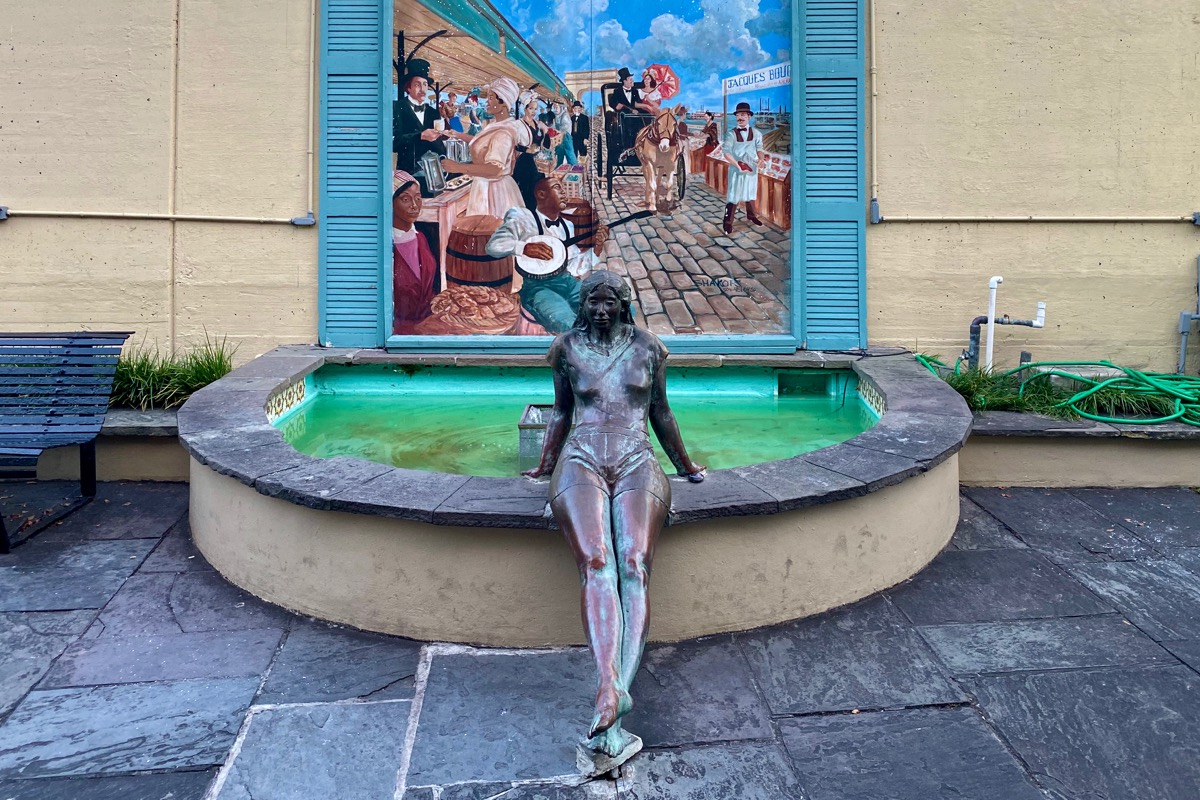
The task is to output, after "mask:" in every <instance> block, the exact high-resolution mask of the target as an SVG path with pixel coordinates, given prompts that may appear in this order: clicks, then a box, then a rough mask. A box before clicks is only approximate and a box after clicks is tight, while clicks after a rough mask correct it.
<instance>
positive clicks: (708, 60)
mask: <svg viewBox="0 0 1200 800" xmlns="http://www.w3.org/2000/svg"><path fill="white" fill-rule="evenodd" d="M437 8H439V6H436V5H434V4H431V7H426V6H425V5H424V4H422V3H420V2H418V0H396V5H395V30H396V34H397V36H396V47H395V51H394V52H395V61H394V66H395V88H396V93H395V104H394V114H393V154H394V158H395V172H394V178H393V186H392V191H393V205H392V214H393V230H392V235H393V248H392V258H393V262H392V265H391V266H392V276H393V280H392V292H393V296H392V307H393V319H392V331H391V332H392V334H393V335H398V336H409V335H418V336H420V335H424V336H430V335H479V334H486V335H505V336H529V335H547V334H556V333H561V332H562V331H564V330H567V329H568V328H570V327H571V326H572V325H574V324H575V322H576V318H577V316H578V312H579V287H580V285H581V281H582V280H583V278H585V277H586V276H587V275H588V274H590V273H591V272H592V271H593V270H597V269H605V270H609V271H612V272H615V273H616V274H618V275H620V276H622V278H623V279H624V280H625V281H627V282H628V284H629V286H630V288H631V289H632V292H633V296H634V298H635V300H634V315H635V322H636V324H639V325H642V326H644V327H646V328H648V329H649V330H651V331H653V332H654V333H656V334H659V335H670V334H724V335H729V334H780V333H788V332H789V331H790V324H791V310H790V294H791V288H790V287H791V269H790V258H789V254H790V250H791V242H790V231H789V228H790V224H791V191H790V183H789V181H790V171H791V152H790V148H791V86H790V82H791V64H790V57H791V42H790V38H789V31H790V25H791V22H790V5H788V4H786V3H780V2H779V0H737V2H733V1H731V0H698V2H693V3H691V4H682V5H681V4H680V3H678V2H667V0H648V2H644V3H637V4H632V3H630V4H625V5H623V6H622V7H617V6H616V5H610V3H609V2H608V0H590V1H589V2H580V0H501V2H500V4H499V5H498V6H496V7H495V8H494V9H493V10H495V11H496V12H497V13H498V14H500V15H503V22H504V24H505V25H507V26H511V28H510V29H511V30H513V31H515V32H516V33H517V35H518V36H519V37H521V38H522V39H523V42H522V44H523V45H524V46H525V48H526V49H525V50H524V51H523V52H525V53H526V54H528V53H532V54H533V57H532V58H530V57H528V55H525V56H522V57H520V58H518V57H517V56H516V55H512V56H511V57H510V55H509V54H508V51H507V50H506V48H505V46H504V42H503V40H501V41H500V43H499V46H498V47H497V43H496V42H495V41H490V40H489V39H488V37H487V35H486V32H481V31H480V30H476V28H475V26H473V25H471V24H469V23H468V22H466V21H461V20H460V21H457V24H456V21H455V20H453V19H448V18H446V17H443V16H440V15H439V12H438V11H437V10H436V9H437ZM441 13H445V12H441Z"/></svg>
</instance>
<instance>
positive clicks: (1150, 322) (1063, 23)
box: [867, 0, 1200, 370]
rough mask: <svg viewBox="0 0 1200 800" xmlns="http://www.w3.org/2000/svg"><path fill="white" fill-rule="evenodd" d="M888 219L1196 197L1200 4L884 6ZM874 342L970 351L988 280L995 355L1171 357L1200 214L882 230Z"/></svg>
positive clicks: (1108, 207) (1153, 362)
mask: <svg viewBox="0 0 1200 800" xmlns="http://www.w3.org/2000/svg"><path fill="white" fill-rule="evenodd" d="M877 9H878V17H877V19H878V39H877V51H878V70H879V72H878V86H879V101H878V144H879V149H878V161H879V170H878V176H877V177H878V180H879V183H880V187H879V200H880V207H881V210H882V213H883V215H884V217H885V218H886V217H888V216H892V217H900V216H904V215H914V216H942V215H951V216H996V215H999V216H1012V215H1051V216H1076V215H1088V216H1125V215H1130V216H1160V215H1162V216H1183V215H1190V214H1191V213H1192V212H1193V211H1196V210H1200V158H1198V157H1197V156H1198V155H1200V113H1197V109H1200V59H1198V57H1197V49H1196V42H1197V39H1198V37H1200V7H1198V6H1197V5H1196V4H1195V3H1194V2H1192V1H1191V0H1129V2H1121V3H1116V2H1093V1H1092V0H1056V1H1055V2H1038V3H1028V2H1017V0H1005V2H999V1H998V0H989V1H988V2H975V3H948V2H942V0H929V1H928V2H913V0H904V2H899V1H898V0H877ZM867 243H868V270H867V278H868V305H869V317H868V329H869V331H870V337H871V340H872V341H873V342H878V343H888V344H899V345H904V346H906V347H911V348H914V349H919V350H924V351H926V352H937V353H941V354H942V355H943V356H951V357H953V356H956V355H957V354H958V352H959V351H960V350H961V349H962V347H963V346H964V345H965V344H966V336H967V326H968V324H969V322H970V320H971V318H972V317H974V316H976V315H978V314H985V313H987V280H988V278H989V276H991V275H994V274H999V275H1003V276H1004V285H1003V286H1002V287H1001V289H1000V295H999V298H1000V301H999V304H998V308H997V311H998V312H999V313H1008V314H1010V315H1012V316H1014V317H1022V318H1028V317H1031V316H1033V314H1034V310H1035V304H1036V301H1038V300H1045V301H1046V302H1047V304H1048V322H1047V327H1046V329H1045V330H1038V331H1035V330H1031V329H1029V328H998V329H997V337H996V341H997V360H998V362H999V363H1000V364H1014V363H1015V362H1016V360H1017V358H1018V354H1019V352H1020V350H1022V349H1029V350H1031V351H1032V352H1033V354H1034V356H1035V358H1039V359H1049V358H1062V359H1069V358H1080V359H1084V358H1089V359H1090V358H1101V357H1108V358H1112V359H1114V360H1116V361H1118V362H1122V363H1127V364H1131V365H1140V366H1149V367H1151V368H1157V369H1166V370H1170V369H1173V368H1174V361H1175V358H1176V355H1177V347H1178V337H1177V335H1176V333H1175V331H1176V323H1177V318H1178V314H1179V312H1180V311H1183V310H1186V309H1189V308H1192V309H1194V307H1195V303H1196V290H1195V280H1196V256H1197V255H1200V228H1196V227H1195V226H1193V225H1191V224H1185V223H1175V224H1107V223H1098V224H1081V223H1068V224H1033V223H1017V224H999V223H978V224H954V223H950V224H947V223H942V224H938V223H928V224H927V223H884V224H882V225H875V226H870V227H869V228H868V230H867Z"/></svg>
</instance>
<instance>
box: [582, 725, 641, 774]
mask: <svg viewBox="0 0 1200 800" xmlns="http://www.w3.org/2000/svg"><path fill="white" fill-rule="evenodd" d="M641 749H642V740H641V739H639V738H638V737H637V736H634V735H633V734H632V733H627V732H625V731H623V730H621V728H620V727H619V726H617V727H613V728H609V729H608V730H607V731H605V732H604V733H602V734H600V735H599V736H597V737H593V738H591V739H588V740H586V741H583V742H580V743H579V746H578V747H576V748H575V766H576V767H577V768H578V769H579V772H580V773H581V774H582V775H583V776H584V777H585V778H595V777H599V776H600V775H611V774H612V773H613V771H614V770H616V769H618V768H619V767H620V766H621V765H622V764H624V763H625V762H626V761H628V760H629V759H631V758H633V757H634V756H635V755H637V754H638V752H640V751H641ZM610 751H613V752H610Z"/></svg>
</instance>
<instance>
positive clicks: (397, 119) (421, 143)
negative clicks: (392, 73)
mask: <svg viewBox="0 0 1200 800" xmlns="http://www.w3.org/2000/svg"><path fill="white" fill-rule="evenodd" d="M428 91H429V62H428V61H422V60H421V59H419V58H410V59H409V60H408V61H407V62H405V64H404V74H403V75H401V76H400V97H399V99H398V100H396V102H395V104H394V106H393V109H392V151H393V152H394V153H395V154H396V169H398V170H403V171H404V172H416V171H417V159H418V158H420V157H421V156H422V155H424V154H425V153H427V152H429V151H430V150H432V151H433V152H435V153H438V154H439V155H445V154H446V147H445V145H443V144H442V142H441V136H442V134H441V132H440V131H436V130H434V127H433V122H434V120H436V119H438V118H439V114H438V110H437V109H436V108H434V107H432V106H430V105H429V104H428V103H426V102H425V96H426V94H427V93H428Z"/></svg>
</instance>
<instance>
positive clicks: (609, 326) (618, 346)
mask: <svg viewBox="0 0 1200 800" xmlns="http://www.w3.org/2000/svg"><path fill="white" fill-rule="evenodd" d="M579 299H580V311H579V318H578V319H577V320H576V322H575V326H574V327H573V328H572V329H571V330H569V331H567V332H566V333H563V334H560V335H559V336H558V337H557V338H556V339H555V340H554V344H552V345H551V346H550V352H549V354H548V355H547V358H548V360H549V361H550V364H551V366H552V367H553V369H554V410H553V411H552V412H551V414H550V418H549V420H548V422H547V425H546V440H545V444H544V446H543V448H542V457H541V462H540V463H539V465H538V466H537V467H536V468H535V469H532V470H530V471H528V472H526V473H525V474H526V475H528V476H529V477H531V478H537V477H541V476H543V475H547V474H550V475H551V478H550V508H551V510H552V511H553V512H554V518H555V520H557V521H558V526H559V527H560V528H561V529H562V531H563V533H564V535H565V536H566V538H567V541H568V542H569V543H570V545H571V548H572V550H573V551H574V553H575V561H576V563H577V564H578V565H579V575H580V581H581V583H582V605H583V627H584V631H585V633H586V635H587V640H588V646H589V647H590V648H591V651H592V656H593V657H594V658H595V660H596V666H597V668H598V670H599V673H600V676H599V677H600V680H599V689H598V690H597V692H596V714H595V717H594V718H593V720H592V725H591V728H590V730H589V731H588V741H587V743H586V744H587V747H588V748H590V749H591V751H593V752H594V753H596V754H602V755H604V756H607V757H608V758H609V761H608V762H607V763H609V765H610V766H612V767H615V766H618V765H619V764H620V763H622V762H623V761H625V760H627V759H628V758H630V757H631V756H632V755H633V754H634V753H636V752H637V750H638V749H640V746H641V740H640V739H637V737H635V736H631V735H630V734H629V733H627V732H625V731H623V730H621V724H620V719H621V717H623V716H625V715H626V714H628V713H629V712H630V710H632V708H633V701H632V699H631V698H630V696H629V687H630V685H631V684H632V683H633V678H634V676H635V675H636V674H637V670H638V664H639V663H640V662H641V659H642V651H643V649H644V648H645V646H646V634H647V629H648V626H649V620H650V608H649V603H648V598H647V583H648V580H649V577H650V566H651V562H652V561H653V557H654V544H655V542H656V541H657V539H658V534H659V531H660V530H662V526H663V523H664V521H665V520H666V517H667V512H668V510H669V509H670V507H671V485H670V483H669V482H668V481H667V476H666V475H664V474H663V471H662V468H661V467H660V466H659V465H658V460H657V459H656V458H655V455H654V450H653V447H652V446H651V444H650V439H649V436H648V435H647V432H646V420H647V418H648V419H649V420H650V425H651V426H652V427H653V428H654V433H655V435H657V436H658V440H659V442H660V443H661V444H662V447H663V450H665V451H666V454H667V456H668V457H669V458H670V459H671V463H672V464H673V465H674V466H675V469H676V471H677V473H678V474H679V475H683V476H686V477H687V478H688V479H689V480H691V481H693V482H697V483H698V482H700V481H702V480H704V467H702V466H700V465H697V464H694V463H692V460H691V459H690V458H688V454H687V450H686V449H685V448H684V446H683V439H682V438H681V437H680V435H679V426H678V425H677V424H676V422H675V416H674V415H673V414H672V413H671V407H670V406H669V405H668V403H667V385H666V359H667V348H666V347H665V346H664V345H663V343H662V342H661V341H660V340H659V338H658V337H657V336H655V335H654V334H652V333H650V332H648V331H646V330H644V329H642V328H638V327H636V326H635V325H634V324H633V314H632V310H631V296H630V289H629V286H628V284H626V283H625V281H624V280H622V279H621V277H620V276H618V275H616V274H614V273H612V272H608V271H605V270H598V271H595V272H592V273H591V274H590V275H588V277H587V278H585V279H584V281H583V284H582V286H581V287H580V291H579ZM572 421H573V422H574V429H573V430H572V427H571V426H572ZM568 434H569V435H568Z"/></svg>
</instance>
